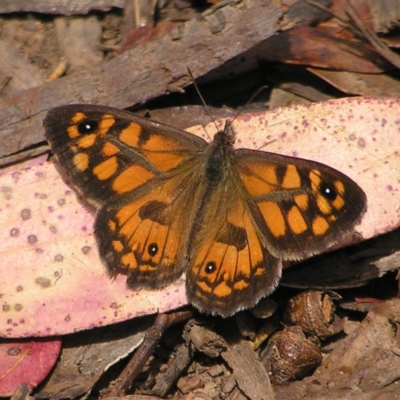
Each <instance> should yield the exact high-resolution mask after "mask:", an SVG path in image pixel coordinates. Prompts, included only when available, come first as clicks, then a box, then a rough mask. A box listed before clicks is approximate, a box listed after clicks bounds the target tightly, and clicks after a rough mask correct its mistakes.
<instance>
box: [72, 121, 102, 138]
mask: <svg viewBox="0 0 400 400" xmlns="http://www.w3.org/2000/svg"><path fill="white" fill-rule="evenodd" d="M98 127H99V123H98V122H97V121H82V122H80V123H79V124H78V125H77V128H78V132H79V133H80V134H81V135H87V134H88V133H93V132H96V131H97V129H98Z"/></svg>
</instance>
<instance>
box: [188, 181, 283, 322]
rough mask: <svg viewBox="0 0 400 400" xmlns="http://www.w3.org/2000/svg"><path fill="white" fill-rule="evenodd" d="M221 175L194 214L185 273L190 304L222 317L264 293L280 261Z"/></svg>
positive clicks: (275, 277)
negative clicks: (187, 264) (188, 260)
mask: <svg viewBox="0 0 400 400" xmlns="http://www.w3.org/2000/svg"><path fill="white" fill-rule="evenodd" d="M227 175H228V178H227V179H226V181H225V182H223V183H222V184H221V183H220V184H219V185H217V186H216V187H214V188H213V190H212V191H211V192H210V193H209V196H208V197H207V201H206V202H204V204H203V207H202V209H201V212H200V213H199V214H198V220H197V229H196V230H195V232H194V234H192V236H193V240H192V242H191V244H190V247H189V249H190V250H189V254H190V256H191V259H190V263H189V268H188V271H187V274H186V285H187V294H188V297H189V299H190V301H191V302H192V303H193V304H194V305H195V306H196V307H197V308H199V309H200V310H202V311H206V312H208V313H213V314H218V315H222V316H225V317H226V316H229V315H231V314H232V313H233V312H235V311H237V310H241V309H245V308H249V307H252V306H254V305H255V304H256V303H257V301H258V300H259V299H260V298H261V297H264V296H266V295H268V294H270V293H271V292H272V291H273V290H274V289H275V287H276V285H277V284H278V281H279V278H280V275H281V261H280V260H279V259H277V258H275V257H273V256H272V255H271V254H270V253H269V251H268V250H267V249H266V247H265V245H264V244H263V240H262V238H261V237H260V231H259V230H258V227H257V226H256V225H255V224H254V222H253V220H252V218H251V215H250V214H249V213H250V212H251V211H250V209H249V205H248V203H247V196H246V193H245V192H244V191H242V190H240V189H239V190H238V187H237V182H234V181H233V178H232V177H231V176H230V174H229V173H228V174H227ZM227 199H229V201H227Z"/></svg>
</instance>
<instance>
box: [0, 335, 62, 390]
mask: <svg viewBox="0 0 400 400" xmlns="http://www.w3.org/2000/svg"><path fill="white" fill-rule="evenodd" d="M60 349H61V341H60V340H50V341H43V340H40V341H29V342H28V341H23V340H20V341H13V342H11V341H10V342H6V343H1V344H0V360H1V361H0V397H5V396H11V395H12V394H13V393H14V391H15V389H16V388H17V387H18V385H19V384H20V383H22V382H24V383H26V384H27V386H28V387H29V388H30V389H33V388H35V387H36V386H37V385H38V384H39V383H40V382H42V381H43V380H44V379H45V378H46V376H47V375H48V373H49V372H50V370H51V369H52V368H53V366H54V364H55V362H56V361H57V358H58V355H59V353H60Z"/></svg>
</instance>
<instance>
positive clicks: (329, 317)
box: [283, 290, 342, 339]
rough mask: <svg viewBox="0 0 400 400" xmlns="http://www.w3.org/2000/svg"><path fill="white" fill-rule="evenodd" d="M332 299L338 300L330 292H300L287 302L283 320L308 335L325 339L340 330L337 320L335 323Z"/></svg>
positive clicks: (335, 295) (337, 296) (335, 294)
mask: <svg viewBox="0 0 400 400" xmlns="http://www.w3.org/2000/svg"><path fill="white" fill-rule="evenodd" d="M333 299H335V300H336V299H340V296H339V295H338V294H337V293H335V292H331V291H318V290H308V291H304V292H301V293H300V294H298V295H297V296H295V297H293V298H292V299H290V300H289V302H288V305H287V307H286V310H285V313H284V316H283V320H284V322H285V323H286V324H288V325H297V326H300V327H301V329H303V331H304V332H305V333H307V334H309V335H316V336H318V337H319V338H320V339H326V338H328V337H330V336H333V335H335V334H336V333H338V332H340V331H341V329H342V328H341V324H339V323H338V319H336V321H335V304H334V303H333Z"/></svg>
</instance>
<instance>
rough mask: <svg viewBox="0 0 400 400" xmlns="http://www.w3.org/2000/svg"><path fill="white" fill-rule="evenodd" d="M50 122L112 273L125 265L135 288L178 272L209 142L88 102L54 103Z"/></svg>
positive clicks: (54, 143)
mask: <svg viewBox="0 0 400 400" xmlns="http://www.w3.org/2000/svg"><path fill="white" fill-rule="evenodd" d="M44 127H45V130H46V137H47V139H48V141H49V143H50V146H51V149H52V150H53V152H54V154H55V155H56V156H57V159H58V160H59V162H60V163H61V164H62V166H63V167H64V168H66V169H67V170H68V172H69V173H70V175H71V176H72V179H73V181H74V183H75V186H76V187H77V188H78V189H79V191H80V192H82V193H83V194H84V195H85V197H86V198H87V199H88V200H90V201H91V202H92V203H93V204H94V205H95V206H96V208H97V209H98V212H97V215H96V222H95V236H96V241H97V245H98V249H99V252H100V255H101V258H102V259H103V261H104V262H105V264H106V266H107V268H108V271H109V272H110V274H111V275H115V274H116V273H117V272H118V271H119V270H121V269H125V270H126V271H127V273H128V283H129V284H130V286H132V287H136V288H141V287H143V288H161V287H163V286H165V285H167V284H169V283H171V282H172V281H174V280H175V279H177V278H178V277H179V276H180V275H181V274H182V272H183V270H184V267H185V266H186V263H185V261H186V258H185V256H186V252H185V250H186V247H187V245H186V244H185V243H186V240H187V238H188V237H189V233H188V232H187V231H188V229H189V228H190V226H191V225H190V223H189V222H188V221H189V220H190V219H193V218H192V217H191V216H192V215H193V210H195V209H196V208H195V207H198V205H197V206H196V204H195V203H196V201H197V202H198V201H199V200H198V199H197V197H196V191H197V190H198V189H199V188H200V187H201V182H199V179H198V177H197V176H196V173H197V170H198V168H197V167H196V162H198V160H199V157H198V155H199V154H201V152H202V150H203V148H204V147H205V146H206V142H205V141H204V140H203V139H201V138H199V137H197V136H195V135H192V134H190V133H187V132H185V131H183V130H180V129H176V128H173V127H170V126H167V125H163V124H159V123H157V122H154V121H150V120H146V119H144V118H140V117H137V116H135V115H133V114H131V113H129V112H126V111H122V110H117V109H114V108H110V107H104V106H97V105H88V104H83V105H79V104H77V105H67V106H61V107H57V108H54V109H52V110H50V111H49V112H48V114H47V115H46V118H45V120H44ZM196 160H197V161H196ZM190 171H191V172H192V175H190ZM188 182H190V183H188ZM196 199H197V200H196Z"/></svg>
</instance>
